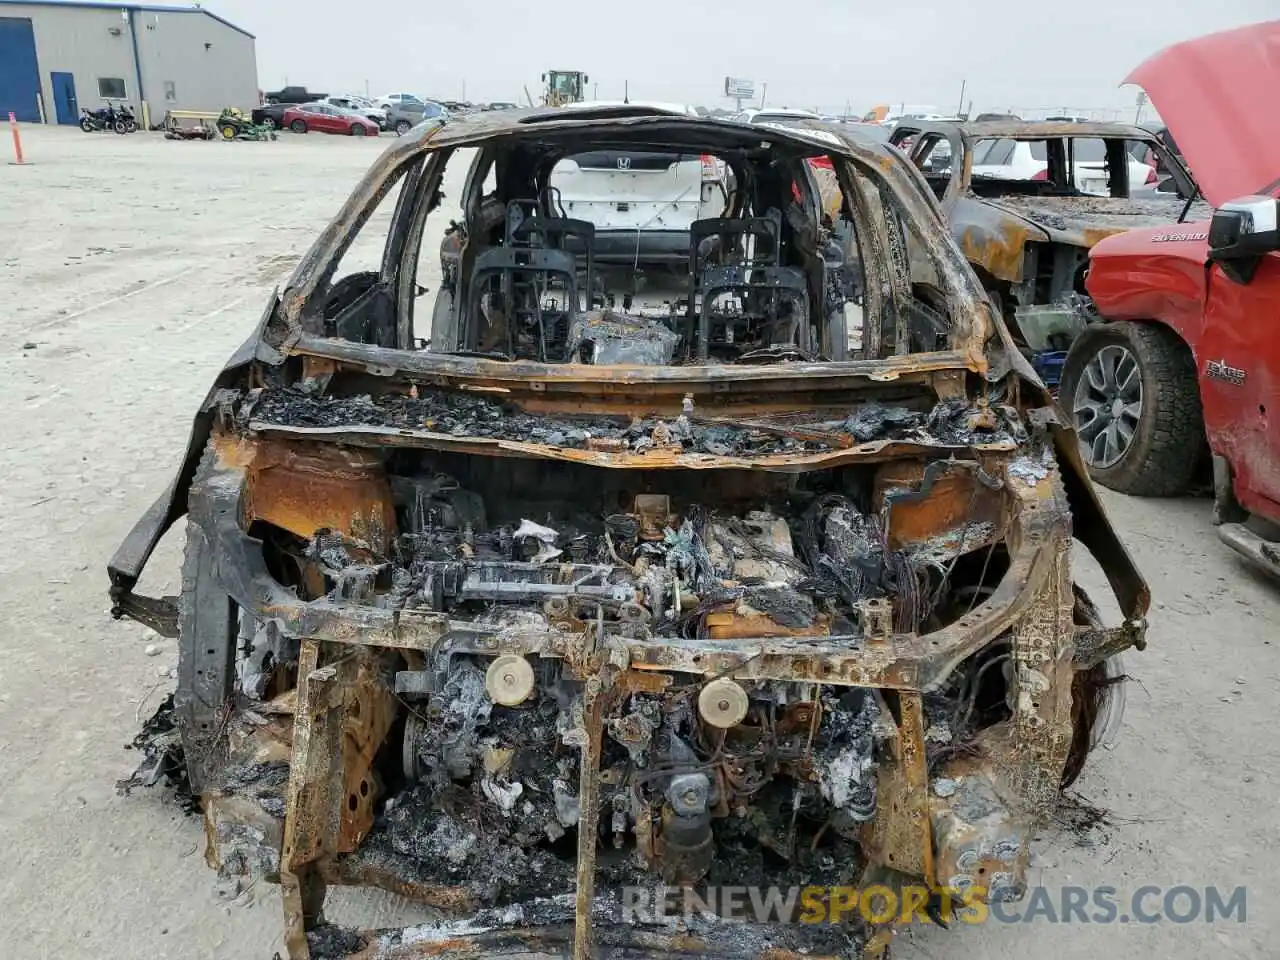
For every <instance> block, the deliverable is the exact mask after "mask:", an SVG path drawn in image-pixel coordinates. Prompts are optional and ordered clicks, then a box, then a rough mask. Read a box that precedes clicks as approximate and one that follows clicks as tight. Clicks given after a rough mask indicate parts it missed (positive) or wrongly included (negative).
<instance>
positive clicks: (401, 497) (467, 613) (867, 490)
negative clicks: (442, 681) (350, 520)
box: [268, 451, 1000, 644]
mask: <svg viewBox="0 0 1280 960" xmlns="http://www.w3.org/2000/svg"><path fill="white" fill-rule="evenodd" d="M388 468H389V477H390V490H391V493H392V497H393V500H394V503H395V510H396V523H397V529H398V530H399V534H398V535H397V536H396V537H395V538H394V539H392V540H391V541H390V545H389V547H388V548H387V549H386V550H385V552H384V551H383V550H382V548H380V547H379V546H378V544H377V538H369V539H363V538H361V537H359V536H356V535H354V534H342V533H339V532H337V531H333V530H327V529H326V530H321V531H318V532H317V533H316V534H315V536H313V537H312V538H311V539H310V540H309V541H305V542H304V541H299V540H297V539H296V538H292V537H289V536H282V537H279V538H276V539H275V540H273V541H272V542H271V543H270V544H269V545H268V550H269V551H272V552H276V553H278V555H279V556H280V557H281V558H288V559H287V563H286V565H287V566H291V567H294V566H296V567H297V568H301V567H305V566H307V565H312V566H314V567H316V568H318V569H319V571H320V572H321V573H322V574H323V577H324V582H325V585H326V590H327V592H328V593H329V594H330V595H331V596H332V597H333V598H334V599H336V600H339V601H343V602H356V603H362V604H370V605H374V606H379V607H384V608H389V609H411V610H430V611H437V612H442V613H448V614H450V615H451V616H452V617H453V619H455V620H468V621H475V622H477V623H482V624H485V625H486V626H488V627H491V628H493V629H494V630H501V629H504V628H510V629H518V628H521V627H528V626H530V625H537V626H539V627H541V628H542V629H547V628H550V629H555V630H563V631H576V632H581V630H582V629H584V628H585V625H593V626H595V625H599V626H601V627H606V626H607V628H608V629H609V630H610V631H611V632H616V633H619V634H621V635H624V636H631V637H636V638H643V637H663V636H666V637H673V638H674V637H683V638H687V639H707V638H710V639H734V638H745V637H771V636H772V637H780V636H815V637H818V636H821V637H824V638H827V639H828V640H831V639H836V638H844V640H846V641H847V642H849V643H851V644H852V643H856V642H858V641H859V640H861V639H865V638H868V637H872V638H879V637H886V636H888V634H889V633H890V632H893V631H895V630H896V631H898V632H912V631H916V630H920V629H922V628H936V627H937V626H941V625H945V617H946V614H947V610H948V609H949V608H948V604H947V603H946V602H945V601H946V596H947V589H948V582H947V579H946V575H947V569H948V564H950V563H952V561H955V560H958V559H959V557H960V555H961V554H964V553H967V552H971V551H977V550H978V549H979V548H985V547H987V546H988V545H989V544H990V543H991V540H992V534H993V532H994V524H992V523H991V522H989V521H976V520H973V521H968V522H965V523H963V524H961V525H960V526H958V527H957V528H956V529H953V530H947V531H944V532H941V535H940V536H939V537H937V538H934V539H930V540H926V541H923V542H918V543H914V544H911V545H908V546H904V547H902V548H900V549H891V548H890V544H889V539H888V535H887V517H888V511H887V509H885V508H884V507H879V508H877V507H874V506H873V504H872V499H873V478H874V473H873V471H872V470H871V469H869V468H859V467H845V468H838V469H834V470H826V471H812V472H808V473H803V474H777V473H767V472H762V471H751V470H742V469H725V470H716V471H696V470H624V471H614V470H600V469H598V468H595V467H591V466H585V465H580V464H575V463H565V462H559V461H544V460H524V459H518V460H513V459H508V458H498V457H475V456H469V455H464V454H452V453H441V454H433V453H426V452H421V453H420V452H414V451H399V452H396V453H393V454H391V455H390V458H389V462H388ZM987 481H988V482H989V483H992V484H998V483H999V482H1000V481H999V480H998V479H996V478H991V477H989V478H987ZM277 566H279V564H277ZM940 618H942V619H940Z"/></svg>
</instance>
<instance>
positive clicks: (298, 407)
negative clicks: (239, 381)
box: [241, 387, 1027, 457]
mask: <svg viewBox="0 0 1280 960" xmlns="http://www.w3.org/2000/svg"><path fill="white" fill-rule="evenodd" d="M241 414H242V416H247V417H249V418H250V419H251V421H252V422H254V423H262V424H278V425H281V426H290V427H302V428H342V427H352V426H362V427H387V428H391V429H415V430H428V431H431V432H433V433H438V434H447V435H450V436H455V437H474V438H481V439H502V440H513V441H520V442H526V443H536V444H543V445H545V446H550V447H562V448H565V449H570V450H579V449H598V450H602V451H608V452H627V451H630V452H633V453H643V452H645V451H646V450H650V449H654V448H663V449H679V450H682V451H683V452H685V453H707V454H713V455H716V456H741V457H750V456H767V455H772V454H788V453H789V454H801V453H825V452H829V451H831V450H832V449H835V447H836V446H844V445H849V444H852V443H871V442H875V441H883V440H901V441H907V442H913V443H920V444H927V445H933V446H938V445H942V446H969V445H974V444H1007V443H1014V444H1017V443H1022V442H1025V440H1026V439H1027V432H1026V428H1025V427H1024V426H1023V424H1022V422H1021V420H1020V419H1019V418H1018V415H1017V413H1016V411H1014V410H1013V409H1012V408H1011V407H1006V406H985V405H984V406H981V407H971V406H969V405H968V404H967V403H965V402H964V401H959V400H953V401H947V402H945V403H941V404H939V405H938V406H936V407H935V408H934V409H932V410H930V411H928V412H921V411H913V410H909V409H907V408H905V407H900V406H893V407H888V406H882V405H880V404H874V403H873V404H865V405H862V406H859V407H858V408H857V409H856V410H854V412H853V413H851V414H850V415H849V416H848V417H847V418H846V419H844V420H839V421H823V422H822V423H815V424H812V425H809V426H808V427H805V426H804V425H797V424H794V423H788V424H769V423H764V422H760V423H750V424H742V425H737V424H733V423H728V424H726V423H723V422H721V421H716V422H714V423H702V422H698V421H697V420H694V419H690V418H689V417H687V416H685V415H681V416H679V417H677V418H675V419H673V420H671V421H666V420H662V419H657V418H645V419H639V418H637V419H634V420H626V419H624V418H620V417H581V418H571V417H550V416H546V417H543V416H534V415H532V414H528V413H524V412H522V411H520V410H519V409H517V408H516V407H514V406H513V405H511V404H503V403H501V402H498V401H495V400H491V399H487V398H483V397H474V396H468V395H464V394H458V393H446V392H439V391H437V392H431V391H422V392H421V393H420V395H419V396H417V397H407V396H402V395H399V394H383V395H379V396H359V397H318V396H312V395H309V394H306V393H304V392H302V391H301V390H298V389H296V388H291V387H289V388H281V389H269V390H264V391H262V392H261V393H260V395H259V396H258V398H257V399H256V401H255V402H254V403H252V404H251V405H246V407H245V408H243V409H242V411H241ZM815 432H819V433H824V434H829V435H830V436H831V437H832V440H833V442H830V443H829V442H826V441H824V440H823V439H819V438H818V437H815V436H814V433H815ZM845 438H847V439H845Z"/></svg>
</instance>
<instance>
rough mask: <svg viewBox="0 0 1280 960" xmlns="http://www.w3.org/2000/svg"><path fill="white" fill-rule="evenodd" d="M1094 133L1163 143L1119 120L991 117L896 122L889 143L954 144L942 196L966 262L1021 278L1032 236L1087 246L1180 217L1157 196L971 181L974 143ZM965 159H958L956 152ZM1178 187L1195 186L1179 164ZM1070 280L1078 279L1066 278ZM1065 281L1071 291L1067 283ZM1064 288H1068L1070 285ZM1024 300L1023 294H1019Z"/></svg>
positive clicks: (994, 274)
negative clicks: (982, 192)
mask: <svg viewBox="0 0 1280 960" xmlns="http://www.w3.org/2000/svg"><path fill="white" fill-rule="evenodd" d="M1055 137H1063V138H1075V139H1078V138H1091V139H1101V140H1124V141H1139V142H1143V143H1149V144H1150V145H1151V146H1152V147H1154V148H1159V147H1160V146H1161V144H1160V142H1159V141H1158V140H1157V139H1156V138H1155V137H1154V136H1153V135H1152V134H1151V132H1150V131H1148V130H1144V129H1142V128H1140V127H1132V126H1127V125H1124V124H1114V123H1047V122H1008V121H990V122H982V123H977V122H975V123H968V124H963V123H916V122H910V121H908V122H905V123H902V124H899V125H898V127H896V128H895V130H894V132H893V135H892V137H891V139H890V142H892V143H894V144H901V143H903V142H904V141H911V146H910V152H911V154H912V155H913V156H915V155H916V153H917V151H918V149H919V147H920V146H921V144H923V143H926V142H927V141H928V140H930V139H931V138H942V139H945V140H946V141H947V142H948V143H949V144H950V146H951V156H952V158H953V159H952V164H951V168H950V170H949V171H948V175H949V180H948V182H947V184H946V187H945V190H944V192H943V194H942V197H941V202H942V207H943V210H944V213H945V215H946V218H947V222H948V224H949V225H950V227H951V234H952V236H953V237H954V238H955V240H956V242H957V243H958V244H959V245H960V249H961V250H962V251H963V252H964V254H965V256H966V257H967V258H968V259H969V262H970V263H971V264H973V265H974V266H975V267H977V268H978V269H979V270H980V271H981V273H982V275H983V276H985V277H989V278H992V279H993V280H995V281H1000V282H1003V283H1007V284H1012V285H1017V284H1021V283H1023V281H1024V279H1025V267H1026V264H1025V262H1024V261H1025V257H1026V251H1027V245H1028V244H1029V243H1036V242H1039V243H1046V242H1051V243H1055V244H1062V245H1064V246H1068V247H1074V248H1078V249H1080V250H1081V251H1082V253H1084V252H1087V251H1088V249H1089V248H1090V247H1092V246H1093V245H1094V244H1095V243H1097V242H1098V241H1099V240H1101V239H1102V238H1103V237H1106V236H1110V235H1111V234H1114V233H1120V232H1123V231H1124V230H1128V229H1132V228H1135V227H1144V226H1154V225H1158V224H1160V223H1169V222H1172V221H1174V220H1176V219H1177V216H1178V213H1179V209H1180V208H1179V206H1178V205H1177V204H1176V203H1173V202H1168V201H1160V200H1133V199H1128V198H1123V197H1118V198H1106V197H1091V196H1076V197H1037V196H1029V195H1018V194H1017V193H1016V192H1015V191H1012V190H1010V191H1006V194H1007V195H1004V196H1001V195H999V193H998V191H999V187H998V184H996V183H991V184H990V185H989V188H990V190H991V192H993V193H996V194H997V195H996V196H990V197H983V196H978V195H977V194H976V193H975V192H974V190H973V188H972V179H971V176H972V167H973V147H974V144H976V143H977V142H978V141H980V140H999V139H1012V140H1019V139H1021V140H1035V139H1052V138H1055ZM957 157H958V158H960V162H959V163H956V162H955V159H954V158H957ZM1170 174H1171V176H1173V177H1174V179H1175V182H1176V183H1177V186H1178V190H1179V192H1180V193H1181V194H1182V195H1184V196H1190V195H1191V194H1192V193H1193V192H1194V186H1193V185H1192V183H1191V180H1190V178H1189V176H1188V175H1187V174H1186V172H1185V171H1184V170H1183V169H1182V168H1181V167H1177V166H1176V163H1175V164H1174V165H1173V169H1171V170H1170ZM1066 280H1074V277H1068V278H1066ZM1069 289H1070V288H1069V287H1066V290H1069ZM1066 290H1064V292H1066ZM1019 302H1022V301H1019Z"/></svg>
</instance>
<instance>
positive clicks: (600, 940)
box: [373, 857, 865, 960]
mask: <svg viewBox="0 0 1280 960" xmlns="http://www.w3.org/2000/svg"><path fill="white" fill-rule="evenodd" d="M828 859H832V860H834V858H830V857H829V858H828ZM734 882H735V883H739V882H740V881H734ZM814 882H815V883H817V882H819V881H818V880H817V879H816V878H815V880H814ZM828 882H829V883H830V881H828ZM850 882H851V881H850ZM832 885H834V884H832ZM691 902H697V901H696V900H693V899H691ZM704 902H705V901H704ZM574 906H575V904H574V897H573V895H572V894H564V895H559V896H554V897H546V896H543V897H535V898H531V899H530V900H528V901H525V902H523V903H519V904H512V905H510V906H505V907H494V908H486V909H481V910H479V911H477V912H476V913H475V914H474V916H470V917H466V918H459V919H456V920H432V921H428V922H427V923H423V924H419V925H417V926H413V927H407V928H404V929H402V930H389V931H384V932H381V933H377V934H375V939H374V942H373V948H374V949H373V956H374V957H380V956H383V955H384V951H386V952H392V951H395V950H396V948H405V947H415V946H416V947H427V948H430V947H431V946H433V945H436V944H445V943H448V942H450V941H459V942H463V941H465V939H466V938H481V939H480V943H482V944H484V945H499V944H502V945H507V944H508V942H509V943H510V945H512V946H515V945H519V944H520V943H523V942H524V941H521V940H513V941H506V940H503V939H502V933H503V932H504V931H516V930H520V931H526V930H528V931H531V932H533V931H537V930H538V928H544V929H557V930H559V931H562V932H563V933H564V935H565V938H566V942H567V940H568V939H569V938H571V936H572V925H573V922H574ZM627 913H628V914H629V916H628V917H627V920H628V922H626V923H624V922H623V919H624V918H623V904H622V898H621V897H620V895H619V894H618V892H617V891H615V890H610V889H601V888H597V890H596V896H595V897H594V899H593V901H592V905H591V919H592V924H593V926H594V928H595V941H596V949H597V951H598V955H599V956H601V957H603V958H619V960H620V958H622V957H628V958H630V957H638V956H646V955H665V954H666V952H667V951H666V949H664V948H662V947H661V946H658V944H657V942H655V939H654V938H655V937H668V938H671V941H672V947H671V948H670V949H672V950H673V952H674V953H676V954H682V955H683V954H684V953H685V951H684V950H682V949H681V948H680V946H679V945H680V944H682V943H684V942H687V941H688V940H690V939H693V940H695V941H701V942H702V944H703V945H704V947H705V952H706V955H708V956H716V957H725V958H732V960H745V958H748V957H761V956H770V955H773V954H775V953H776V952H778V951H787V952H795V953H801V954H813V955H819V956H828V957H848V958H850V960H852V958H855V957H860V956H861V955H862V949H863V946H864V945H865V940H864V938H863V937H862V936H861V935H860V934H859V933H858V932H856V931H854V930H851V929H849V928H847V927H842V926H838V925H831V924H794V923H790V924H782V923H745V922H741V921H738V920H729V919H721V918H720V917H718V916H716V915H715V914H714V913H710V912H707V911H700V912H698V913H697V914H695V915H694V916H692V917H690V918H687V919H686V918H684V917H677V916H675V915H672V916H667V917H660V916H658V915H656V913H654V912H651V911H650V910H649V909H648V908H647V907H646V905H645V904H643V903H642V904H640V905H639V906H638V907H635V906H633V907H631V908H630V909H628V911H627ZM673 913H674V911H673ZM550 942H551V941H550V940H548V941H547V943H548V944H550ZM566 945H567V943H566ZM516 952H519V953H523V951H516ZM504 955H505V954H504Z"/></svg>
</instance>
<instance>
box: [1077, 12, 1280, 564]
mask: <svg viewBox="0 0 1280 960" xmlns="http://www.w3.org/2000/svg"><path fill="white" fill-rule="evenodd" d="M1276 50H1280V21H1273V22H1269V23H1261V24H1255V25H1253V26H1249V27H1243V28H1240V29H1237V30H1230V31H1226V32H1223V33H1217V34H1213V35H1210V36H1207V37H1201V38H1199V39H1197V40H1191V41H1188V42H1186V43H1181V44H1177V45H1175V46H1172V47H1169V48H1168V49H1167V50H1164V51H1163V52H1161V53H1159V54H1157V55H1156V56H1154V57H1152V58H1151V59H1150V60H1148V61H1147V62H1146V63H1144V64H1142V66H1140V67H1138V69H1137V70H1135V71H1134V72H1133V74H1132V75H1131V76H1130V77H1129V78H1128V80H1127V82H1128V83H1135V84H1138V85H1140V86H1142V87H1143V88H1144V89H1145V90H1146V91H1147V94H1148V95H1149V96H1150V97H1151V100H1152V102H1153V103H1154V104H1155V106H1156V108H1157V109H1158V110H1159V111H1160V116H1161V117H1162V118H1163V119H1164V121H1165V123H1167V124H1168V126H1169V129H1170V130H1171V131H1172V133H1173V134H1174V136H1175V137H1176V138H1177V143H1178V145H1179V147H1181V149H1182V155H1183V156H1184V157H1185V158H1186V160H1187V162H1188V164H1189V165H1190V167H1191V170H1192V171H1193V172H1194V176H1195V178H1196V181H1197V183H1198V184H1199V187H1200V191H1201V193H1202V194H1203V196H1204V197H1205V199H1207V200H1208V201H1209V202H1210V203H1212V204H1213V206H1214V211H1215V212H1214V214H1213V218H1212V220H1211V221H1209V222H1207V223H1206V222H1201V223H1178V224H1175V225H1171V226H1164V227H1156V228H1153V229H1144V230H1133V231H1129V232H1127V233H1123V234H1116V235H1115V236H1112V237H1108V238H1107V239H1105V240H1103V241H1102V242H1100V243H1098V244H1097V245H1096V246H1095V247H1094V248H1093V251H1092V254H1091V256H1090V266H1089V274H1088V280H1087V283H1086V286H1087V288H1088V291H1089V294H1090V296H1091V297H1092V298H1093V302H1094V305H1095V306H1096V308H1097V310H1098V312H1099V313H1100V315H1101V317H1102V320H1103V322H1100V323H1096V324H1092V325H1091V326H1090V327H1089V328H1088V330H1087V331H1086V333H1085V334H1084V335H1082V336H1081V337H1079V338H1078V339H1077V340H1076V341H1075V343H1074V344H1073V345H1072V348H1071V352H1070V354H1069V355H1068V357H1067V361H1066V367H1065V369H1064V371H1063V380H1062V394H1061V396H1062V405H1063V408H1064V410H1065V411H1067V413H1068V414H1069V415H1070V416H1072V417H1073V418H1074V420H1075V425H1076V429H1077V430H1078V431H1079V433H1080V436H1081V438H1082V441H1083V444H1084V447H1085V454H1086V458H1087V459H1088V460H1089V462H1090V469H1091V472H1092V474H1093V476H1094V479H1096V480H1098V481H1100V482H1101V483H1103V484H1105V485H1107V486H1109V487H1112V488H1113V489H1116V490H1120V491H1123V492H1125V493H1132V494H1140V495H1146V496H1169V495H1174V494H1178V493H1182V492H1184V491H1186V490H1187V489H1188V488H1189V487H1190V486H1192V485H1193V483H1194V482H1195V480H1196V479H1197V473H1198V472H1200V473H1202V474H1203V475H1205V476H1206V478H1207V474H1208V469H1207V468H1208V466H1209V464H1210V463H1211V464H1212V475H1213V487H1214V494H1215V510H1214V519H1215V523H1216V524H1217V525H1218V532H1219V536H1220V537H1221V539H1222V540H1223V541H1225V542H1226V543H1227V544H1228V545H1229V546H1231V547H1232V548H1233V549H1235V550H1237V551H1239V552H1240V553H1242V554H1244V555H1245V556H1246V557H1248V558H1249V559H1250V560H1252V561H1253V562H1255V563H1256V564H1258V565H1260V566H1262V567H1263V568H1265V569H1267V570H1269V571H1270V572H1272V573H1274V574H1276V575H1278V576H1280V336H1277V324H1278V323H1280V231H1278V229H1277V228H1278V227H1280V200H1277V195H1280V124H1278V123H1277V122H1276V118H1275V114H1274V111H1268V110H1258V109H1256V105H1257V104H1258V103H1259V102H1260V101H1259V98H1263V100H1265V98H1266V97H1268V96H1274V94H1275V93H1276V92H1277V91H1280V59H1278V58H1277V57H1276V55H1275V51H1276Z"/></svg>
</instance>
